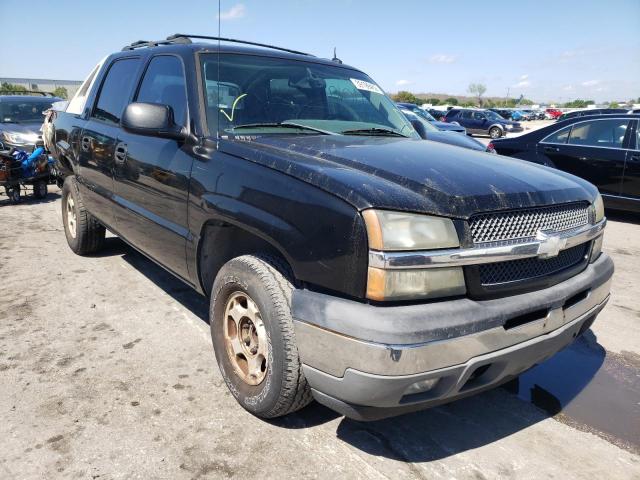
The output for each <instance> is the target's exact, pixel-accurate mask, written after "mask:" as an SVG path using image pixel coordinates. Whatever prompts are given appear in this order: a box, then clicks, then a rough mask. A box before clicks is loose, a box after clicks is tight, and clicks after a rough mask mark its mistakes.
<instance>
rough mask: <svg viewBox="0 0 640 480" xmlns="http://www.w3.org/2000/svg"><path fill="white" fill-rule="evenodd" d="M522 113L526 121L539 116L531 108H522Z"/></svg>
mask: <svg viewBox="0 0 640 480" xmlns="http://www.w3.org/2000/svg"><path fill="white" fill-rule="evenodd" d="M520 113H521V114H522V119H523V120H526V121H531V120H535V119H536V118H537V114H536V112H534V111H533V110H530V109H520Z"/></svg>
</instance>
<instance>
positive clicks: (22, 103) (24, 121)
mask: <svg viewBox="0 0 640 480" xmlns="http://www.w3.org/2000/svg"><path fill="white" fill-rule="evenodd" d="M60 100H61V99H60V98H57V97H47V96H26V95H0V141H2V143H3V144H4V145H5V148H7V149H11V148H17V149H19V150H24V151H27V152H33V150H34V149H35V147H36V143H37V142H38V141H41V140H42V135H41V133H40V127H41V126H42V122H43V120H44V116H43V112H44V111H45V110H48V109H49V108H51V105H52V104H53V103H54V102H58V101H60Z"/></svg>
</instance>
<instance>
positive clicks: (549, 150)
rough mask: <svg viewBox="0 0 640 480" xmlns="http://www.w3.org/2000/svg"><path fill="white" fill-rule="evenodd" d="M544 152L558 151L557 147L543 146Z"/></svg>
mask: <svg viewBox="0 0 640 480" xmlns="http://www.w3.org/2000/svg"><path fill="white" fill-rule="evenodd" d="M544 151H545V152H550V153H557V152H559V151H560V148H559V147H544Z"/></svg>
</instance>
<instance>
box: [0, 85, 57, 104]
mask: <svg viewBox="0 0 640 480" xmlns="http://www.w3.org/2000/svg"><path fill="white" fill-rule="evenodd" d="M0 91H1V92H2V93H3V94H5V95H6V94H7V93H17V94H20V93H25V92H29V91H31V90H28V89H27V88H26V87H23V86H22V85H15V84H13V83H8V82H2V84H1V85H0ZM33 91H36V92H39V91H40V90H37V89H36V90H33ZM42 93H48V92H42ZM51 93H52V94H53V96H54V97H59V98H64V99H65V100H66V99H67V98H69V92H68V91H67V89H66V88H65V87H56V89H55V90H54V91H53V92H51Z"/></svg>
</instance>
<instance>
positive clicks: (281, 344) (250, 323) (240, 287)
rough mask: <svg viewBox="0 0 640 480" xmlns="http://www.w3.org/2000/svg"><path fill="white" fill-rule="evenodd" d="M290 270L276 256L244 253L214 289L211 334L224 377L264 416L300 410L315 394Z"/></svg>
mask: <svg viewBox="0 0 640 480" xmlns="http://www.w3.org/2000/svg"><path fill="white" fill-rule="evenodd" d="M286 271H287V268H286V267H285V266H284V265H283V264H281V262H279V261H278V259H276V258H272V257H269V256H253V255H244V256H241V257H237V258H234V259H233V260H230V261H229V262H227V263H226V264H225V265H224V266H223V267H222V268H221V269H220V272H219V273H218V275H217V277H216V279H215V281H214V283H213V289H212V292H211V307H210V311H209V318H210V325H211V338H212V340H213V347H214V350H215V354H216V360H217V362H218V366H219V368H220V372H221V374H222V377H223V378H224V381H225V382H226V384H227V386H228V387H229V390H230V391H231V393H232V394H233V396H234V397H235V398H236V400H237V401H238V403H240V405H242V407H244V408H245V409H246V410H248V411H249V412H251V413H253V414H254V415H257V416H259V417H262V418H274V417H279V416H282V415H286V414H288V413H291V412H295V411H296V410H299V409H300V408H302V407H304V406H306V405H307V404H309V403H310V402H311V400H312V397H311V390H310V388H309V386H308V384H307V381H306V379H305V377H304V374H303V372H302V364H301V363H300V359H299V357H298V349H297V347H296V343H295V334H294V330H293V319H292V317H291V310H290V305H291V292H292V290H293V285H292V284H291V282H290V281H289V280H288V279H287V277H286Z"/></svg>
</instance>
